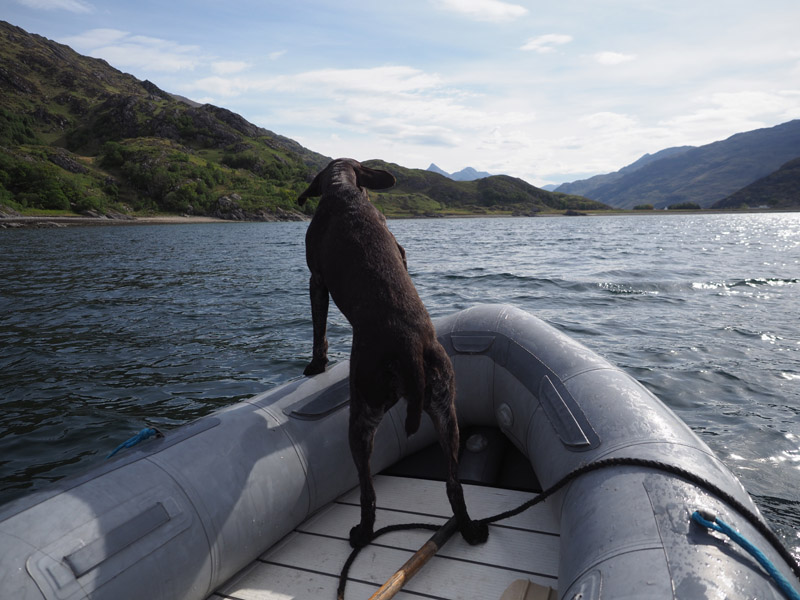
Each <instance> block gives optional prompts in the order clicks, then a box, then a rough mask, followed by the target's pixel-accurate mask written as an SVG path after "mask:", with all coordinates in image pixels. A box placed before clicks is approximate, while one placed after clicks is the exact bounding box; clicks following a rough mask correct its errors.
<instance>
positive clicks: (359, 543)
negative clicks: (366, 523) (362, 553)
mask: <svg viewBox="0 0 800 600" xmlns="http://www.w3.org/2000/svg"><path fill="white" fill-rule="evenodd" d="M371 541H372V530H370V531H364V527H362V526H361V525H356V526H355V527H353V528H352V529H351V530H350V546H352V547H353V548H363V547H364V546H366V545H368V544H369V543H370V542H371Z"/></svg>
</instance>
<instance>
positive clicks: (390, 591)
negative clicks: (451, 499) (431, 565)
mask: <svg viewBox="0 0 800 600" xmlns="http://www.w3.org/2000/svg"><path fill="white" fill-rule="evenodd" d="M456 529H458V527H457V523H456V518H455V517H454V516H453V517H450V520H449V521H447V523H445V524H444V525H442V526H441V527H440V528H439V529H438V530H437V531H436V533H434V534H433V535H432V536H431V539H429V540H428V541H427V542H425V545H424V546H422V548H420V549H419V550H417V551H416V552H415V553H414V556H412V557H411V558H409V559H408V560H407V561H406V563H405V564H404V565H403V566H402V567H400V569H399V570H398V571H397V572H396V573H395V574H394V575H392V576H391V577H390V578H389V579H388V580H387V581H386V583H384V584H383V585H382V586H381V587H380V588H379V589H378V591H376V592H375V593H374V594H372V596H370V597H369V600H389V598H394V596H395V594H397V592H399V591H400V590H401V589H403V586H404V585H405V584H406V583H407V582H408V581H409V580H410V579H411V578H412V577H414V575H416V574H417V572H418V571H419V570H420V569H421V568H422V567H423V566H424V565H425V563H427V562H428V561H429V560H430V559H431V557H433V556H434V555H435V554H436V553H437V552H438V551H439V548H441V547H442V546H444V544H445V542H447V540H449V539H450V536H452V535H453V534H454V533H455V532H456Z"/></svg>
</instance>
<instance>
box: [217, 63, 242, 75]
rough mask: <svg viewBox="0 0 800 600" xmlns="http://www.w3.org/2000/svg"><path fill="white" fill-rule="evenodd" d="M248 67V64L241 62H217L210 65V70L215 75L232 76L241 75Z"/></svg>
mask: <svg viewBox="0 0 800 600" xmlns="http://www.w3.org/2000/svg"><path fill="white" fill-rule="evenodd" d="M249 67H250V64H249V63H246V62H244V61H241V60H218V61H215V62H212V63H211V70H212V71H213V72H214V73H216V74H217V75H232V74H234V73H241V72H242V71H244V70H245V69H247V68H249Z"/></svg>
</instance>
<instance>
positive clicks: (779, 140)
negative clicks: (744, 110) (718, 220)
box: [558, 120, 800, 208]
mask: <svg viewBox="0 0 800 600" xmlns="http://www.w3.org/2000/svg"><path fill="white" fill-rule="evenodd" d="M670 150H675V152H673V153H670V154H667V155H663V153H657V154H654V155H653V156H652V160H648V161H647V162H646V164H644V165H641V166H639V167H638V168H635V169H633V170H629V171H628V172H623V171H624V170H621V171H619V172H618V174H611V175H612V177H608V176H602V177H606V178H605V179H602V180H600V181H596V182H595V183H596V184H597V185H594V184H593V185H590V186H584V187H581V186H578V185H575V183H573V184H569V185H567V186H561V187H559V188H558V191H565V190H566V191H572V192H573V193H582V194H583V195H586V196H588V197H589V198H592V199H593V200H599V201H601V202H605V203H606V204H610V205H611V206H614V207H619V208H633V207H634V206H636V205H639V204H652V205H654V206H655V207H656V208H665V207H667V206H670V205H672V204H677V203H684V202H696V203H698V204H699V205H700V206H702V207H704V208H705V207H709V206H711V205H712V204H714V203H715V202H718V201H720V200H722V199H724V198H726V197H728V196H729V195H731V194H733V193H734V192H736V191H737V190H739V189H741V188H742V187H744V186H747V185H749V184H750V183H752V182H754V181H756V180H757V179H759V178H761V177H765V176H766V175H769V174H770V173H772V172H773V171H775V170H776V169H778V168H780V166H781V165H783V164H784V163H786V162H787V161H789V160H792V159H793V158H796V157H798V156H800V120H795V121H790V122H788V123H783V124H782V125H777V126H775V127H770V128H765V129H757V130H755V131H749V132H745V133H739V134H736V135H734V136H732V137H730V138H728V139H726V140H722V141H719V142H714V143H712V144H707V145H705V146H700V147H696V148H683V149H681V148H678V149H670ZM643 158H647V157H643ZM637 162H639V161H637ZM634 165H636V163H634ZM634 165H630V166H631V167H632V166H634ZM620 175H621V176H620ZM577 183H581V182H577Z"/></svg>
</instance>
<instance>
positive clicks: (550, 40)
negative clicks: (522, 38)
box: [520, 33, 572, 54]
mask: <svg viewBox="0 0 800 600" xmlns="http://www.w3.org/2000/svg"><path fill="white" fill-rule="evenodd" d="M571 41H572V36H571V35H564V34H561V33H548V34H547V35H540V36H539V37H535V38H531V39H529V40H528V41H527V42H525V44H524V45H522V46H521V47H520V50H527V51H533V52H538V53H539V54H549V53H551V52H555V49H556V46H562V45H564V44H568V43H570V42H571Z"/></svg>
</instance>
